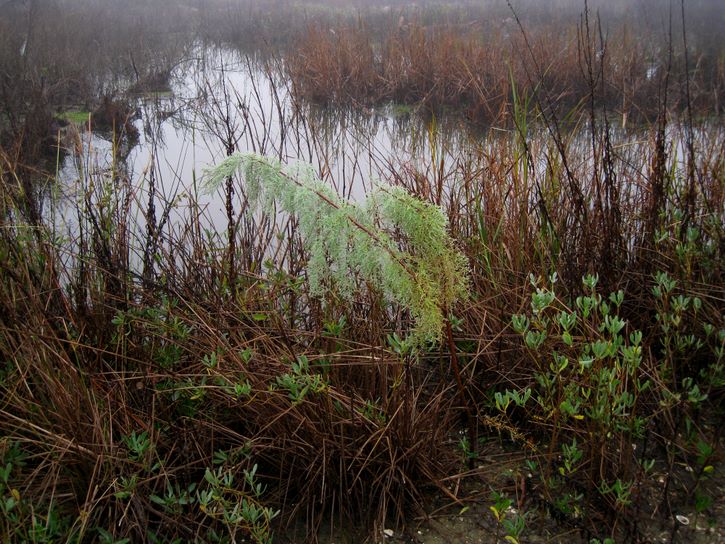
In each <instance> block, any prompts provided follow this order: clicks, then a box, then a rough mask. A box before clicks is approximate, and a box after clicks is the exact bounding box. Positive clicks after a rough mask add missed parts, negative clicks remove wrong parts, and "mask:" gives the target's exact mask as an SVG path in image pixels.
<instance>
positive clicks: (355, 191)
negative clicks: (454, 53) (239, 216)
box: [59, 45, 481, 227]
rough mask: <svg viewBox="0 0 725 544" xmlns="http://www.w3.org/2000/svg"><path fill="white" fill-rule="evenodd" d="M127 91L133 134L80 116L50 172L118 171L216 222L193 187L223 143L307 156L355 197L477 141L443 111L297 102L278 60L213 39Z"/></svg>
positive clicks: (73, 180)
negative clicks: (155, 79)
mask: <svg viewBox="0 0 725 544" xmlns="http://www.w3.org/2000/svg"><path fill="white" fill-rule="evenodd" d="M131 98H132V104H133V105H134V107H135V111H134V112H133V118H132V122H133V126H134V128H135V129H136V131H138V137H137V138H136V139H135V141H130V140H128V139H126V140H119V141H116V142H114V141H113V140H114V136H113V135H112V134H109V133H104V132H102V131H95V130H92V131H88V130H87V127H86V126H84V125H80V124H79V125H77V126H76V127H75V129H76V130H78V132H74V134H73V137H69V136H66V137H65V138H64V142H63V143H64V146H65V148H66V150H67V151H69V154H68V155H66V157H65V159H64V161H63V162H62V165H61V169H60V172H59V178H60V181H61V185H62V190H63V192H64V193H65V194H66V195H73V194H74V193H75V192H76V191H77V190H78V188H79V187H86V186H87V185H88V183H89V180H90V179H91V178H94V177H98V176H101V177H103V176H104V175H109V174H111V173H113V174H114V175H119V174H121V175H122V176H123V177H125V178H126V179H128V180H130V181H131V183H132V184H133V185H134V186H135V187H137V188H138V190H139V191H141V192H143V191H145V190H146V188H147V187H148V186H149V183H153V184H154V186H155V190H156V191H157V192H158V195H159V198H161V199H162V200H163V201H165V202H176V203H177V204H179V203H181V202H182V201H183V200H184V199H185V198H186V197H190V196H193V197H194V199H195V202H197V203H198V204H199V205H200V206H202V208H204V210H205V216H206V217H207V218H208V219H209V220H210V221H211V225H213V226H215V227H221V225H223V221H224V220H225V217H226V215H225V214H226V211H225V208H224V199H223V198H221V197H220V195H218V194H217V195H214V194H207V193H206V192H205V191H204V190H203V182H204V173H205V170H206V169H208V168H210V167H212V166H214V165H215V164H218V163H219V162H220V161H221V160H223V159H224V158H225V156H226V155H227V153H228V152H230V151H231V150H233V151H236V152H242V153H256V154H261V155H266V156H271V157H276V158H278V159H280V160H281V161H282V162H284V163H292V162H306V163H309V164H311V165H312V166H313V167H314V169H315V171H316V172H317V174H318V176H319V177H320V178H321V179H323V180H325V181H328V182H329V183H330V184H331V185H332V186H334V188H335V190H336V191H337V192H338V194H340V195H341V196H342V197H344V198H348V199H350V198H351V199H358V198H360V197H362V196H363V195H364V194H365V193H366V192H367V190H368V189H369V188H370V187H371V185H372V184H373V183H376V182H377V181H379V180H382V181H390V180H391V176H392V173H393V172H396V171H401V170H403V171H409V172H421V173H426V172H427V171H428V170H430V169H431V168H435V169H436V173H437V174H438V175H441V174H443V170H450V169H453V168H455V163H456V159H457V158H460V157H461V156H462V155H469V154H470V153H472V152H474V151H473V150H474V149H479V150H480V146H481V143H480V141H481V140H480V133H479V132H478V131H477V130H475V129H474V128H472V127H471V126H470V125H468V124H467V123H466V122H465V120H463V119H460V118H458V117H457V116H455V115H453V114H451V115H449V116H443V117H440V118H437V117H435V116H433V115H430V114H424V113H421V112H419V111H416V110H414V109H412V108H408V107H403V106H397V105H394V104H389V105H386V106H383V107H379V108H375V109H369V108H359V109H345V110H342V109H337V108H335V109H333V108H324V107H318V106H315V105H311V104H304V103H300V102H298V101H297V100H295V98H294V96H293V93H292V92H291V89H290V83H289V81H288V80H287V79H286V78H285V77H284V70H283V69H282V67H281V66H279V62H276V61H274V60H270V59H263V58H260V57H257V56H250V55H246V54H244V53H240V52H239V51H236V50H232V49H224V48H218V47H205V46H202V45H199V46H196V47H195V48H194V54H193V55H192V56H191V57H190V58H189V59H187V60H185V61H184V62H182V63H180V64H179V65H177V67H176V68H175V70H174V71H173V73H172V75H171V79H170V91H164V92H154V91H150V92H147V93H144V94H137V95H131ZM79 184H80V185H79ZM140 194H141V193H139V195H140ZM140 200H143V199H140Z"/></svg>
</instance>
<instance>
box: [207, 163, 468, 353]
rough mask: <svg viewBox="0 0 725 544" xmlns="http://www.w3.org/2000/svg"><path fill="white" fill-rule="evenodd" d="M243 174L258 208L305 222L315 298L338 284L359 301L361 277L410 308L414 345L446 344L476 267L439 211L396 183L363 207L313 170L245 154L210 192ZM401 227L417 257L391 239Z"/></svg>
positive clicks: (214, 176) (223, 169) (219, 172)
mask: <svg viewBox="0 0 725 544" xmlns="http://www.w3.org/2000/svg"><path fill="white" fill-rule="evenodd" d="M237 172H239V173H241V174H242V175H243V176H244V179H245V182H246V189H247V195H248V198H249V204H250V206H249V209H250V210H254V209H257V208H258V207H259V206H260V205H261V206H263V208H264V209H266V210H271V209H272V208H273V205H274V204H275V203H276V205H277V206H278V209H279V210H281V211H284V212H286V213H289V214H292V215H294V216H296V217H297V218H298V221H299V228H300V232H301V235H302V239H303V241H304V243H305V245H306V247H307V249H308V251H309V262H308V268H307V276H308V279H309V282H310V292H311V294H312V295H317V296H319V295H321V294H322V293H323V290H324V287H323V286H324V285H325V282H326V281H331V282H333V283H334V284H335V285H336V287H337V289H338V290H339V292H340V293H341V295H342V296H344V297H345V298H346V299H348V300H352V298H353V297H354V295H355V292H356V282H355V279H356V277H359V278H362V279H363V280H365V281H367V282H369V283H370V284H372V285H376V286H380V288H381V289H382V292H383V293H384V295H385V296H386V297H387V298H388V299H389V300H391V301H394V302H397V303H398V304H401V305H402V306H404V307H406V308H407V309H409V310H410V312H411V315H412V316H413V319H414V320H415V327H414V328H413V330H412V331H411V335H410V336H409V338H408V339H407V341H408V342H409V343H410V344H411V345H417V344H420V343H422V342H425V341H437V340H439V339H440V337H441V331H442V329H443V324H444V319H445V314H446V313H447V312H448V311H449V309H450V308H451V307H452V306H453V305H454V304H455V303H456V301H457V300H459V299H461V298H465V297H466V295H467V292H468V268H467V263H466V260H465V257H464V256H463V255H462V254H461V253H460V252H459V251H457V250H456V249H455V247H454V244H453V241H452V240H451V238H450V236H449V235H448V232H447V228H448V221H447V218H446V216H445V215H444V213H443V212H442V210H441V209H440V208H439V207H437V206H434V205H432V204H430V203H428V202H424V201H422V200H420V199H418V198H416V197H414V196H413V195H411V194H410V193H408V192H407V191H406V190H405V189H403V188H401V187H391V186H388V185H379V186H378V187H377V188H376V189H375V190H374V191H373V192H372V193H371V194H370V195H368V197H367V199H366V200H365V201H363V202H360V203H356V202H350V201H345V200H342V199H341V198H340V197H339V196H338V195H337V194H336V193H335V191H333V190H332V188H330V187H329V186H328V185H326V184H325V183H323V182H322V181H320V180H319V179H318V178H317V177H316V175H315V173H314V171H313V169H312V167H311V166H310V165H306V164H296V165H292V166H285V165H283V164H282V163H280V161H278V160H276V159H272V158H268V157H263V156H259V155H255V154H239V153H237V154H234V155H232V156H230V157H227V158H226V159H225V160H224V161H222V162H221V163H220V164H219V165H217V166H215V167H214V168H212V169H209V170H207V171H206V172H205V180H206V182H205V185H206V189H207V190H208V191H215V190H217V189H218V188H219V186H220V185H221V184H222V182H223V181H224V180H225V179H226V178H227V177H229V176H232V175H234V174H235V173H237ZM393 230H395V231H396V232H398V233H400V234H401V235H402V236H403V239H404V240H405V243H406V247H408V248H409V249H410V251H409V252H408V251H403V250H401V249H400V247H399V245H398V243H397V242H396V241H395V240H394V239H393V238H392V237H391V236H390V234H389V233H390V232H392V231H393Z"/></svg>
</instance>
